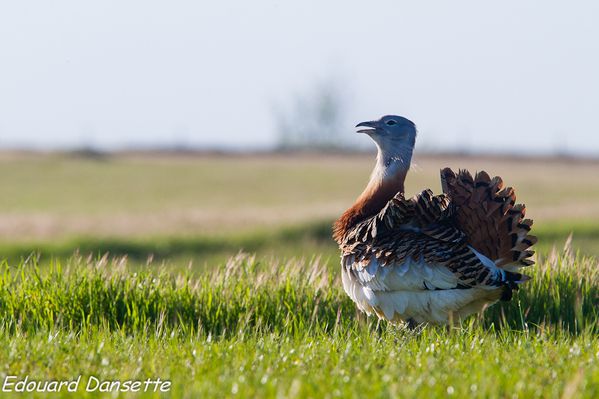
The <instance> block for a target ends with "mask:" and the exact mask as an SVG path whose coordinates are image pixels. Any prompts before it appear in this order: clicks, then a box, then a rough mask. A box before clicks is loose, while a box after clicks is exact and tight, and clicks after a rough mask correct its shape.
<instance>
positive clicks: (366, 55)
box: [0, 0, 599, 155]
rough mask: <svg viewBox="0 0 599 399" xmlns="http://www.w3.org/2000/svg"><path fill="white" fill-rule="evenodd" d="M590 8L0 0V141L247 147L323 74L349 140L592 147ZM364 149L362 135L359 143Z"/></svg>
mask: <svg viewBox="0 0 599 399" xmlns="http://www.w3.org/2000/svg"><path fill="white" fill-rule="evenodd" d="M597 21H599V2H596V1H590V0H589V1H571V2H564V1H560V2H557V1H547V0H535V1H522V0H510V1H502V2H481V1H371V2H368V1H343V0H339V1H307V0H302V1H268V0H253V1H241V0H240V1H168V2H167V1H160V2H158V1H123V0H119V1H108V0H102V1H93V2H92V1H81V0H73V1H60V0H56V1H26V0H25V1H3V2H2V3H0V71H1V73H0V147H15V146H19V147H34V148H42V149H45V148H64V147H67V148H68V147H77V146H81V145H94V146H98V147H102V148H119V147H123V146H125V147H126V146H132V145H146V146H148V145H174V144H176V143H177V142H180V141H183V142H184V143H186V144H191V145H194V146H211V147H237V148H260V147H266V146H269V145H273V143H274V142H275V140H276V131H275V123H274V117H273V107H277V106H285V104H289V103H291V102H293V100H294V98H296V96H297V95H298V93H305V92H306V91H309V90H310V89H311V88H312V87H314V85H315V84H317V83H318V82H319V81H323V80H324V81H326V80H328V79H335V80H336V81H337V82H339V84H341V86H343V91H344V93H345V96H346V103H347V112H346V115H345V116H346V119H347V121H346V127H345V129H344V132H345V131H346V132H347V135H353V134H354V133H353V132H354V129H353V126H354V125H355V124H356V123H358V122H360V121H363V120H368V119H374V118H378V117H379V116H380V115H383V114H389V113H393V114H399V115H403V116H406V117H408V118H410V119H412V120H413V121H414V122H415V123H416V124H417V125H418V128H419V137H418V144H417V145H418V146H421V147H424V148H435V149H457V148H460V147H463V146H465V147H466V148H467V149H471V150H476V149H482V150H495V151H512V150H513V151H517V152H537V153H538V152H555V151H556V150H559V151H566V152H584V153H586V154H596V155H599V123H598V117H599V116H598V114H599V112H598V111H599V23H597ZM363 140H367V138H363Z"/></svg>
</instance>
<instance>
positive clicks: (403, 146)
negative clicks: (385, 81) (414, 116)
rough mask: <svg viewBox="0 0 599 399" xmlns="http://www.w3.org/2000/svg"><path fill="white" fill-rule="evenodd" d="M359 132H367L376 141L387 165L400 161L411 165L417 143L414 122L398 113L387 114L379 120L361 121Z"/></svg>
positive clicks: (382, 158) (407, 165)
mask: <svg viewBox="0 0 599 399" xmlns="http://www.w3.org/2000/svg"><path fill="white" fill-rule="evenodd" d="M356 127H357V128H364V129H359V130H358V133H366V134H367V135H369V136H370V137H371V138H372V139H373V140H374V142H375V143H376V145H377V147H378V150H379V158H380V160H381V161H382V162H384V164H385V166H390V165H391V164H393V163H398V165H397V166H401V165H403V166H404V167H405V168H406V169H407V168H409V167H410V162H411V160H412V151H413V150H414V144H415V143H416V125H414V122H412V121H410V120H409V119H406V118H404V117H402V116H397V115H385V116H383V117H382V118H381V119H379V120H377V121H369V122H361V123H358V124H357V125H356Z"/></svg>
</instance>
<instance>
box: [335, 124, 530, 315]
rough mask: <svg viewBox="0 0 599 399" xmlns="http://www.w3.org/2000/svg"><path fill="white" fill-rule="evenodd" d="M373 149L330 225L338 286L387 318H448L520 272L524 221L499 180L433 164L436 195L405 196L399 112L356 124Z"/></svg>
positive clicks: (409, 129) (476, 307)
mask: <svg viewBox="0 0 599 399" xmlns="http://www.w3.org/2000/svg"><path fill="white" fill-rule="evenodd" d="M356 127H362V128H363V129H362V130H359V131H358V132H360V133H366V134H368V135H369V136H370V137H371V138H372V139H373V140H374V142H375V143H376V146H377V148H378V155H377V159H376V166H375V168H374V171H373V172H372V176H371V178H370V182H369V183H368V185H367V186H366V189H365V190H364V192H363V193H362V194H361V195H360V196H359V197H358V199H357V200H356V202H355V204H354V205H353V206H352V207H350V208H349V209H348V210H347V211H346V212H345V213H344V214H343V215H342V216H341V217H340V218H339V219H338V220H337V221H336V222H335V224H334V226H333V236H334V238H335V240H336V241H337V243H338V244H339V247H340V248H341V252H342V255H341V256H342V259H341V272H342V280H343V287H344V289H345V292H346V293H347V294H348V295H349V296H350V297H351V299H352V300H353V301H354V302H355V303H356V304H357V306H358V308H359V309H361V310H362V311H364V312H366V313H368V314H371V313H375V314H376V315H378V317H379V318H382V319H386V320H389V321H391V322H394V323H399V322H404V321H405V322H409V323H411V324H413V323H434V324H447V323H448V322H449V321H450V320H452V318H456V319H458V318H463V317H465V316H467V315H469V314H472V313H475V312H478V311H480V310H481V309H483V308H484V307H485V305H488V304H492V303H495V302H496V301H498V300H499V299H501V300H509V299H510V298H511V296H512V290H514V289H517V288H518V285H519V284H520V283H522V282H524V281H526V280H528V277H527V276H525V275H523V274H521V273H520V272H519V270H520V268H521V267H523V266H529V265H532V264H533V263H534V262H533V261H532V260H531V259H530V258H531V256H532V255H533V253H534V252H533V251H531V250H529V248H530V247H531V246H532V245H533V244H534V243H535V242H536V241H537V239H536V237H534V236H532V235H529V232H530V228H531V225H532V220H530V219H525V218H524V214H525V207H524V205H521V204H516V203H515V200H516V196H515V193H514V190H513V189H512V188H510V187H508V188H503V182H502V180H501V178H499V177H494V178H492V179H491V178H490V177H489V175H488V174H487V173H485V172H478V173H477V174H476V175H475V177H474V178H473V177H472V176H471V175H470V173H469V172H468V171H466V170H460V171H459V173H457V174H456V173H454V172H453V171H452V170H451V169H449V168H446V169H443V170H442V171H441V184H442V188H443V194H440V195H433V193H432V192H431V191H430V190H425V191H423V192H422V193H420V194H418V195H416V196H414V197H413V198H410V199H406V198H404V180H405V178H406V174H407V172H408V170H409V168H410V162H411V159H412V151H413V149H414V143H415V140H416V126H415V125H414V123H412V122H411V121H409V120H408V119H406V118H403V117H401V116H394V115H387V116H384V117H382V118H381V119H379V120H378V121H371V122H362V123H359V124H358V125H357V126H356Z"/></svg>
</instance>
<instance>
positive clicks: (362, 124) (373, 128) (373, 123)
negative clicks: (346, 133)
mask: <svg viewBox="0 0 599 399" xmlns="http://www.w3.org/2000/svg"><path fill="white" fill-rule="evenodd" d="M356 127H369V128H370V129H359V130H358V131H357V132H358V133H366V134H371V133H374V132H375V131H376V128H377V123H376V121H368V122H360V123H358V124H357V125H356Z"/></svg>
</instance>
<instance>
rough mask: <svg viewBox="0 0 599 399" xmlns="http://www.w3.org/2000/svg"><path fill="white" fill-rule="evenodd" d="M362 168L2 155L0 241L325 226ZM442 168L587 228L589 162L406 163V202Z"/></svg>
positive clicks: (532, 213) (541, 218) (251, 160)
mask: <svg viewBox="0 0 599 399" xmlns="http://www.w3.org/2000/svg"><path fill="white" fill-rule="evenodd" d="M373 162H374V160H373V155H369V154H366V155H340V154H334V155H320V154H319V155H314V154H312V155H310V154H303V155H298V154H273V155H239V156H230V155H228V156H215V155H211V156H189V155H187V156H175V155H168V154H128V155H125V154H121V155H115V156H109V157H107V158H105V159H99V160H98V159H87V158H81V157H73V156H65V155H56V154H54V155H52V154H49V155H48V154H46V155H40V154H15V153H10V154H6V153H5V154H2V155H0V184H1V187H2V193H3V195H2V196H1V198H0V239H3V240H9V241H22V240H40V239H41V240H45V239H56V238H60V237H68V236H80V235H86V236H126V237H131V236H156V235H171V234H197V233H201V234H212V233H229V232H238V231H250V230H252V229H254V228H257V227H268V226H279V225H288V224H295V223H299V222H307V221H312V220H327V219H332V218H334V217H335V216H337V215H338V214H340V213H341V212H342V211H343V210H344V209H345V208H346V207H347V206H349V205H350V204H351V202H352V201H353V200H354V198H355V197H356V196H357V195H358V194H359V193H360V191H361V189H362V188H363V186H364V185H365V183H366V181H367V179H368V175H369V173H370V170H371V167H372V165H373ZM445 166H450V167H452V168H456V169H457V168H468V169H470V170H471V171H475V170H481V169H484V170H486V171H487V172H489V174H491V175H500V176H502V177H503V179H504V181H505V182H506V184H508V185H512V186H514V187H515V188H516V189H517V194H518V200H519V201H521V202H524V203H526V205H527V207H528V216H529V217H532V218H534V219H536V221H537V222H538V223H549V222H563V221H567V222H571V223H574V222H578V221H587V222H588V221H593V220H599V206H597V205H596V204H597V203H599V178H598V177H597V173H598V172H599V163H598V162H591V161H586V162H581V161H571V160H565V159H553V158H544V159H518V158H500V157H456V156H416V158H415V160H414V167H413V168H412V171H411V173H410V174H409V175H408V180H407V186H406V187H407V188H406V189H407V193H408V194H409V195H410V194H415V193H416V192H418V191H420V190H422V189H424V188H432V189H433V190H434V191H435V192H440V182H439V176H438V174H439V169H440V168H442V167H445Z"/></svg>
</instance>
